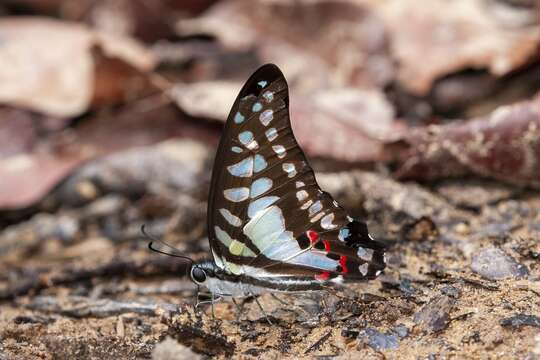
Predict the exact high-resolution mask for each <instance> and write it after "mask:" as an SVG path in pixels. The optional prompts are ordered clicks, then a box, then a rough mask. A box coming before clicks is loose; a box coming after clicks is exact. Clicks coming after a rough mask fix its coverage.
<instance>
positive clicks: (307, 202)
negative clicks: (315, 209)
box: [300, 200, 313, 210]
mask: <svg viewBox="0 0 540 360" xmlns="http://www.w3.org/2000/svg"><path fill="white" fill-rule="evenodd" d="M311 204H313V201H312V200H308V201H306V202H305V203H304V204H302V206H300V209H302V210H306V209H307V208H308V207H310V206H311Z"/></svg>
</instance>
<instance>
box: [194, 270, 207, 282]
mask: <svg viewBox="0 0 540 360" xmlns="http://www.w3.org/2000/svg"><path fill="white" fill-rule="evenodd" d="M191 279H192V280H193V281H194V282H196V283H197V284H202V283H203V282H204V281H205V280H206V273H205V272H204V270H203V269H201V268H199V267H196V266H194V267H193V268H192V269H191Z"/></svg>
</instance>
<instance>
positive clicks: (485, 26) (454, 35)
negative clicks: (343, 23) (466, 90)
mask: <svg viewBox="0 0 540 360" xmlns="http://www.w3.org/2000/svg"><path fill="white" fill-rule="evenodd" d="M356 1H357V2H358V3H362V4H365V5H367V6H368V7H369V8H370V9H371V10H373V11H374V12H375V13H376V14H378V15H379V16H380V17H381V18H382V19H384V22H385V24H386V27H387V28H388V32H389V34H388V36H389V38H390V43H391V53H392V57H393V58H394V59H395V60H396V61H397V62H398V64H399V65H398V74H397V78H398V80H399V82H400V83H401V84H402V85H403V86H405V87H406V88H407V89H408V90H409V91H411V92H412V93H414V94H416V95H426V94H427V93H428V92H429V90H430V89H431V87H432V85H433V82H434V81H435V80H436V79H438V78H441V77H444V76H446V75H448V74H452V73H454V72H458V71H460V70H464V69H471V68H472V69H486V70H487V71H489V72H490V73H491V74H493V75H496V76H502V75H505V74H508V73H509V72H511V71H513V70H516V69H518V68H520V67H522V66H523V65H525V64H527V63H528V62H529V61H531V60H532V57H533V56H534V55H535V54H536V52H537V49H538V45H539V43H540V26H538V25H537V24H536V25H535V23H536V21H537V20H536V19H537V15H536V13H535V10H534V9H528V8H525V7H513V6H509V5H506V4H504V3H503V2H499V1H484V0H455V1H451V2H448V1H445V0H434V1H428V2H425V3H423V4H422V6H418V1H415V0H403V1H373V0H356ZM441 9H444V10H443V11H441ZM419 62H420V63H421V64H420V63H419Z"/></svg>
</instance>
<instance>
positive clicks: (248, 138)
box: [238, 131, 259, 150]
mask: <svg viewBox="0 0 540 360" xmlns="http://www.w3.org/2000/svg"><path fill="white" fill-rule="evenodd" d="M238 140H239V141H240V142H241V143H242V144H243V145H244V146H245V147H247V148H248V149H250V150H256V149H258V148H259V144H257V141H255V140H254V139H253V133H252V132H251V131H242V132H241V133H240V134H238Z"/></svg>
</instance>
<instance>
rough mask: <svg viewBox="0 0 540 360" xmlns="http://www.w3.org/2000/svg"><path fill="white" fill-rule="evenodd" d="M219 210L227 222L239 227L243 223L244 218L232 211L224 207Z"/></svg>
mask: <svg viewBox="0 0 540 360" xmlns="http://www.w3.org/2000/svg"><path fill="white" fill-rule="evenodd" d="M219 212H220V213H221V215H222V216H223V218H224V219H225V220H227V222H228V223H229V224H231V225H232V226H236V227H238V226H240V225H242V220H241V219H240V218H239V217H238V216H236V215H234V214H233V213H231V212H230V211H229V210H227V209H225V208H222V209H219Z"/></svg>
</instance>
